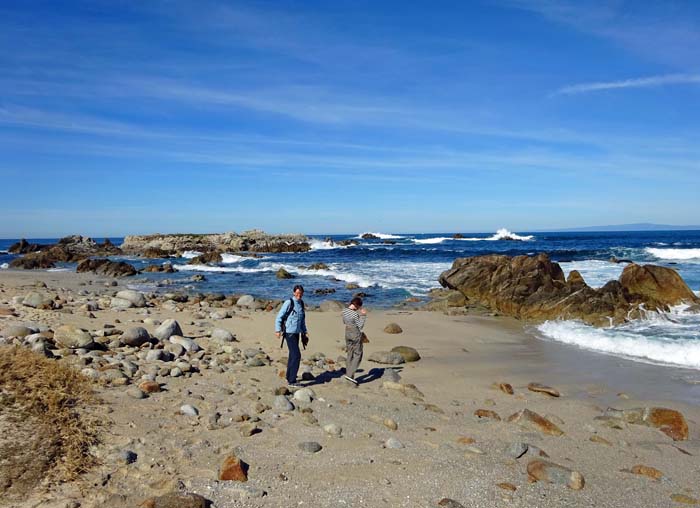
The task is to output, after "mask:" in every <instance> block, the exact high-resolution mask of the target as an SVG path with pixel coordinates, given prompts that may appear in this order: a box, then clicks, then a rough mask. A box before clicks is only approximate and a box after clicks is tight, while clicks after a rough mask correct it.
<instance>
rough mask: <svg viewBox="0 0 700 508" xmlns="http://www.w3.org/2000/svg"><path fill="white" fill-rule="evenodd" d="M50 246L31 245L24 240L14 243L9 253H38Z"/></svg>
mask: <svg viewBox="0 0 700 508" xmlns="http://www.w3.org/2000/svg"><path fill="white" fill-rule="evenodd" d="M46 247H49V245H42V244H40V243H29V242H28V241H27V240H25V239H24V238H22V239H21V240H20V241H19V242H17V243H13V244H12V245H11V246H10V248H9V249H8V252H9V253H10V254H29V253H30V252H37V251H40V250H41V249H45V248H46Z"/></svg>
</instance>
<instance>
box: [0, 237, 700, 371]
mask: <svg viewBox="0 0 700 508" xmlns="http://www.w3.org/2000/svg"><path fill="white" fill-rule="evenodd" d="M362 234H363V233H359V234H350V235H312V239H313V241H312V246H313V249H312V250H311V251H310V252H307V253H286V254H263V255H262V257H260V258H251V257H244V256H237V255H233V254H227V255H224V259H223V262H222V263H220V264H218V265H217V266H201V265H188V264H187V261H188V258H192V257H194V256H195V255H197V253H196V252H190V253H185V255H184V257H183V258H180V259H170V260H167V261H170V262H172V263H173V265H174V266H175V267H176V268H177V269H178V270H180V271H179V272H178V273H175V274H143V275H141V276H138V277H136V278H134V279H131V280H130V282H129V283H128V285H129V286H130V287H132V288H135V289H140V290H144V291H162V292H166V291H169V292H171V291H187V292H191V293H197V292H202V293H210V292H220V293H224V294H232V293H251V294H253V295H255V296H259V297H266V298H287V297H288V296H289V295H290V293H291V288H292V286H293V285H294V284H303V285H304V287H305V289H306V295H305V300H306V301H307V303H308V304H317V303H319V302H320V301H322V300H324V299H328V298H332V299H337V300H341V301H348V300H349V299H350V298H351V297H352V295H353V294H355V293H357V292H360V291H361V292H362V293H365V295H366V296H365V302H366V305H367V306H369V307H374V308H386V307H391V306H393V305H395V304H397V303H400V302H402V301H405V300H406V298H409V297H418V298H425V296H426V294H427V292H428V291H429V290H430V289H431V288H435V287H439V284H438V282H437V278H438V276H439V275H440V273H441V272H443V271H444V270H447V269H448V268H450V267H451V265H452V262H453V261H454V260H455V259H456V258H459V257H465V256H475V255H481V254H491V253H499V254H507V255H511V256H513V255H520V254H535V253H539V252H546V253H548V254H549V255H550V257H551V258H552V259H553V260H554V261H557V262H559V263H560V264H561V267H562V269H563V270H564V272H565V273H566V274H568V273H569V272H570V271H571V270H578V271H579V272H580V273H581V274H582V276H583V278H584V279H585V280H586V282H587V283H588V284H589V285H590V286H592V287H600V286H602V285H604V284H605V283H606V282H607V281H608V280H611V279H616V278H618V277H619V275H620V273H621V272H622V270H623V268H624V266H625V265H624V264H616V263H611V262H610V261H609V260H610V258H611V257H613V256H614V257H617V258H618V259H630V260H632V261H635V262H637V263H654V264H658V265H662V266H669V267H672V268H674V269H676V270H677V271H678V272H679V273H680V274H681V276H682V277H683V278H684V279H685V281H686V282H687V283H688V285H689V286H690V288H691V289H692V290H693V291H695V292H696V293H698V294H700V231H650V232H600V233H593V232H586V233H543V232H517V233H511V232H509V231H506V230H499V231H498V232H495V233H489V234H470V233H462V236H463V238H459V239H454V238H453V233H437V234H400V233H386V232H384V233H382V232H373V234H374V235H375V236H377V237H378V239H371V240H365V239H362V238H361V236H362ZM347 239H356V240H358V241H359V242H360V243H359V245H357V246H350V247H341V246H338V245H337V244H336V243H335V242H338V241H340V240H347ZM96 240H98V241H102V239H98V238H96ZM110 240H112V242H113V243H115V244H116V245H119V244H120V243H121V241H122V239H121V238H111V239H110ZM328 240H330V241H328ZM15 241H17V240H16V239H11V240H0V267H5V268H6V267H7V263H9V262H10V261H11V260H12V259H13V257H14V256H12V255H10V254H8V253H7V249H8V248H9V246H10V245H11V244H12V243H14V242H15ZM32 241H33V242H38V243H52V242H55V241H56V239H33V240H32ZM115 259H118V260H125V261H127V262H129V263H132V264H133V265H134V266H136V268H143V267H145V266H147V265H148V264H152V263H162V262H164V261H166V260H144V259H140V258H131V257H122V258H115ZM313 263H325V264H326V265H328V269H327V270H309V269H308V268H306V267H307V266H308V265H311V264H313ZM279 268H285V269H286V270H287V271H289V272H290V273H291V274H293V275H294V276H295V278H294V279H291V280H279V279H277V278H276V277H275V272H276V271H277V270H278V269H279ZM57 269H58V270H72V269H74V266H71V265H66V266H60V267H58V268H57ZM195 274H203V275H204V276H205V277H206V280H205V281H202V282H193V281H192V276H193V275H195ZM0 277H1V271H0ZM349 283H353V284H356V285H358V286H359V287H360V289H347V288H346V285H347V284H349ZM317 290H335V292H334V293H332V294H328V295H322V294H316V293H315V291H317ZM529 332H530V333H532V334H534V335H536V336H537V337H539V338H541V339H542V340H549V341H556V342H561V343H565V344H568V345H570V346H572V347H577V348H583V349H587V350H590V351H595V352H598V353H603V354H609V355H615V356H620V357H624V358H628V359H632V360H635V361H641V362H647V363H655V364H661V365H668V366H676V367H685V368H691V369H700V315H699V314H694V313H690V312H687V310H686V308H685V307H683V306H679V307H677V308H674V309H673V310H672V312H670V313H668V314H658V315H653V316H651V317H650V318H649V319H646V320H640V321H635V322H632V323H628V324H625V325H622V326H617V327H611V328H593V327H590V326H587V325H585V324H583V323H580V322H576V321H551V322H547V323H543V324H541V325H539V326H536V327H532V328H530V329H529Z"/></svg>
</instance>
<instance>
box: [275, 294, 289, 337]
mask: <svg viewBox="0 0 700 508" xmlns="http://www.w3.org/2000/svg"><path fill="white" fill-rule="evenodd" d="M288 308H289V300H286V301H285V302H284V303H283V304H282V308H281V309H280V311H279V312H278V313H277V318H276V319H275V333H276V334H278V335H279V334H280V333H281V332H282V317H283V316H284V315H285V314H286V313H287V309H288Z"/></svg>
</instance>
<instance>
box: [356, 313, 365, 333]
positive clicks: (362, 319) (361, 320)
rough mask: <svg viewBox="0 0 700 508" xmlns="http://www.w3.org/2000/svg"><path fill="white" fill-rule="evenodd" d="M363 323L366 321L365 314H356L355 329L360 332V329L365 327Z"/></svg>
mask: <svg viewBox="0 0 700 508" xmlns="http://www.w3.org/2000/svg"><path fill="white" fill-rule="evenodd" d="M365 321H367V314H365V313H360V312H358V313H357V321H355V323H356V324H357V328H358V329H360V330H362V328H364V326H365Z"/></svg>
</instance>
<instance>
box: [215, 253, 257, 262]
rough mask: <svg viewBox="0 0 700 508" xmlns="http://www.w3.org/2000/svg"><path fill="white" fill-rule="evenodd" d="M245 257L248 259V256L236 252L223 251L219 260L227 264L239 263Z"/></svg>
mask: <svg viewBox="0 0 700 508" xmlns="http://www.w3.org/2000/svg"><path fill="white" fill-rule="evenodd" d="M246 259H250V258H246V257H244V256H238V255H236V254H226V253H224V254H222V255H221V262H222V263H224V264H227V265H230V264H232V263H240V262H241V261H245V260H246Z"/></svg>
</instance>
